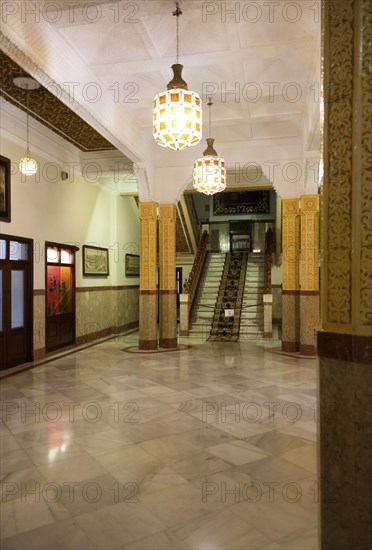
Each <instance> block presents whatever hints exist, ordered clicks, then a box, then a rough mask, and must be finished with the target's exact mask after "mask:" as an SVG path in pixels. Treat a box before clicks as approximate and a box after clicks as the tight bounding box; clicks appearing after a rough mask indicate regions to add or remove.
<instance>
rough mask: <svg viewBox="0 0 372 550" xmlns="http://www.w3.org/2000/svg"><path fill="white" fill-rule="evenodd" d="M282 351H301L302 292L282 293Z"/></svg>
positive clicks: (287, 291)
mask: <svg viewBox="0 0 372 550" xmlns="http://www.w3.org/2000/svg"><path fill="white" fill-rule="evenodd" d="M282 351H285V352H290V353H295V352H298V351H300V291H299V290H283V291H282Z"/></svg>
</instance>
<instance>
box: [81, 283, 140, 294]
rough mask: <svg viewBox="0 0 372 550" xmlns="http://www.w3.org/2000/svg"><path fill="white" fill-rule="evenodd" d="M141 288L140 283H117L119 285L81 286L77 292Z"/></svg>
mask: <svg viewBox="0 0 372 550" xmlns="http://www.w3.org/2000/svg"><path fill="white" fill-rule="evenodd" d="M129 289H139V285H117V286H114V285H113V286H79V287H76V292H98V291H106V290H129Z"/></svg>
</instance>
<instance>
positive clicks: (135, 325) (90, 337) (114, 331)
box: [76, 321, 139, 344]
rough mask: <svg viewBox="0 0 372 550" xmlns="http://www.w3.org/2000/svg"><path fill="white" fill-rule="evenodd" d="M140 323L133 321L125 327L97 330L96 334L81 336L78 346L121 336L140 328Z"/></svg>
mask: <svg viewBox="0 0 372 550" xmlns="http://www.w3.org/2000/svg"><path fill="white" fill-rule="evenodd" d="M138 325H139V321H132V322H131V323H126V324H125V325H120V326H119V327H109V328H104V329H102V330H97V331H96V332H91V333H89V334H84V336H79V337H78V338H76V343H77V344H86V343H88V342H92V341H93V340H99V339H100V338H105V337H106V336H110V335H111V334H120V333H122V332H126V331H127V330H131V329H135V328H138Z"/></svg>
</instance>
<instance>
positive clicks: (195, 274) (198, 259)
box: [183, 231, 208, 306]
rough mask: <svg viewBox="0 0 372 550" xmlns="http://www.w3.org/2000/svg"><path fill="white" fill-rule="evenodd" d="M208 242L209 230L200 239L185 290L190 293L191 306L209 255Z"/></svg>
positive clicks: (185, 292)
mask: <svg viewBox="0 0 372 550" xmlns="http://www.w3.org/2000/svg"><path fill="white" fill-rule="evenodd" d="M207 243H208V231H204V232H203V234H202V236H201V239H200V243H199V246H198V250H197V251H196V255H195V258H194V263H193V264H192V268H191V271H190V275H189V278H188V279H187V283H186V285H185V288H184V290H183V293H184V294H188V295H189V302H190V306H191V304H192V302H193V300H194V296H195V292H196V289H197V288H198V283H199V279H200V275H201V273H202V271H203V266H204V261H205V257H206V255H207Z"/></svg>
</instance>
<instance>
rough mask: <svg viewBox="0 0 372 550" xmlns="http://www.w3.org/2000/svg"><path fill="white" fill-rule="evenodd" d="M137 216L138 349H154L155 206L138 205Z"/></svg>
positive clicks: (155, 300) (155, 305)
mask: <svg viewBox="0 0 372 550" xmlns="http://www.w3.org/2000/svg"><path fill="white" fill-rule="evenodd" d="M139 215H140V233H141V235H140V239H141V242H140V296H139V349H143V350H153V349H157V347H158V342H157V331H158V326H157V325H158V323H157V300H158V294H157V289H156V227H157V204H156V203H155V202H141V203H139Z"/></svg>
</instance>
